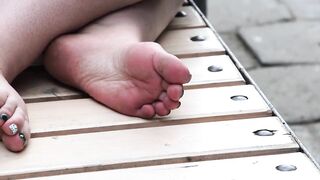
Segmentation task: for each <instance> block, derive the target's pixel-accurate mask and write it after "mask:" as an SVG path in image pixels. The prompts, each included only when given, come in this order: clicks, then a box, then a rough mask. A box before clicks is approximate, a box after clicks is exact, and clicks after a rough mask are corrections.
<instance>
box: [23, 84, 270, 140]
mask: <svg viewBox="0 0 320 180" xmlns="http://www.w3.org/2000/svg"><path fill="white" fill-rule="evenodd" d="M238 94H240V95H246V96H248V98H249V99H248V100H246V101H233V100H231V99H230V97H231V96H234V95H238ZM181 102H182V104H181V106H180V108H179V109H177V110H174V111H172V112H171V114H170V115H168V116H165V117H162V118H159V117H158V118H157V119H158V120H161V121H158V120H152V121H151V120H144V119H141V118H134V117H128V116H125V115H122V114H119V113H117V112H114V111H112V110H110V109H108V108H106V107H104V106H102V105H100V104H98V103H96V102H95V101H93V100H91V99H77V100H65V101H53V102H41V103H29V104H27V107H28V111H29V117H30V123H31V126H32V136H33V137H41V136H51V135H61V134H75V133H83V132H97V131H108V130H115V129H126V128H137V127H149V126H161V125H166V124H167V125H168V124H177V123H194V122H207V121H213V120H214V121H220V120H226V119H239V118H250V117H265V116H270V115H271V110H270V108H269V107H268V106H267V104H266V103H265V102H264V100H263V99H262V98H261V96H260V95H259V94H258V93H257V91H256V90H255V89H254V87H253V86H250V85H246V86H230V87H219V88H204V89H194V90H186V91H185V95H184V97H182V100H181ZM39 109H41V111H39Z"/></svg>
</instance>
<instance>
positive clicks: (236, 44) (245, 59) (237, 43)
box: [220, 33, 258, 69]
mask: <svg viewBox="0 0 320 180" xmlns="http://www.w3.org/2000/svg"><path fill="white" fill-rule="evenodd" d="M220 36H221V38H222V39H223V41H224V42H225V43H226V44H227V46H228V47H229V48H230V49H231V51H232V52H233V53H234V54H235V56H236V57H237V59H238V60H239V61H240V63H241V64H242V66H243V67H245V68H246V69H251V68H254V67H256V66H258V62H257V60H256V59H255V58H254V57H253V56H252V54H251V52H250V51H249V50H248V49H247V48H246V47H245V45H244V44H243V43H242V41H241V40H240V39H239V38H238V37H237V35H236V34H234V33H220Z"/></svg>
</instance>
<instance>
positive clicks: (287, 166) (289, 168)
mask: <svg viewBox="0 0 320 180" xmlns="http://www.w3.org/2000/svg"><path fill="white" fill-rule="evenodd" d="M276 169H277V170H278V171H295V170H297V167H296V166H294V165H291V164H281V165H279V166H277V167H276Z"/></svg>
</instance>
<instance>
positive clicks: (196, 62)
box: [183, 55, 245, 89]
mask: <svg viewBox="0 0 320 180" xmlns="http://www.w3.org/2000/svg"><path fill="white" fill-rule="evenodd" d="M183 63H184V64H185V65H186V66H187V67H188V68H189V70H190V73H191V74H192V79H191V81H190V82H189V83H188V84H186V85H185V88H186V89H193V88H203V87H217V86H230V85H244V84H245V80H244V79H243V77H242V76H241V74H240V73H239V71H238V69H237V68H236V66H235V65H234V64H233V62H232V61H231V59H230V58H229V57H228V56H226V55H221V56H205V57H196V58H185V59H183ZM210 66H215V67H220V68H221V69H222V71H218V72H211V71H209V70H208V67H210Z"/></svg>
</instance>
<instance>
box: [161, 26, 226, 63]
mask: <svg viewBox="0 0 320 180" xmlns="http://www.w3.org/2000/svg"><path fill="white" fill-rule="evenodd" d="M194 36H203V37H204V38H205V40H204V41H191V39H190V38H191V37H194ZM157 41H158V42H159V43H160V44H161V45H162V46H163V47H164V49H165V50H167V51H168V52H169V53H171V54H174V55H176V56H178V57H180V58H186V57H197V56H209V55H222V54H225V49H224V47H223V46H222V44H221V43H220V41H219V40H218V39H217V37H216V35H214V33H213V32H212V31H211V30H210V29H209V28H192V29H183V30H169V31H165V32H164V33H163V34H162V35H161V36H160V37H159V38H158V40H157Z"/></svg>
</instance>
